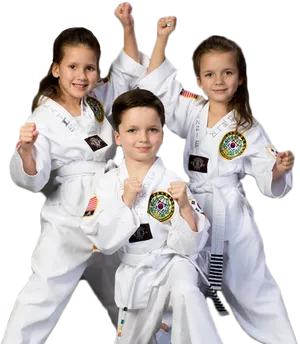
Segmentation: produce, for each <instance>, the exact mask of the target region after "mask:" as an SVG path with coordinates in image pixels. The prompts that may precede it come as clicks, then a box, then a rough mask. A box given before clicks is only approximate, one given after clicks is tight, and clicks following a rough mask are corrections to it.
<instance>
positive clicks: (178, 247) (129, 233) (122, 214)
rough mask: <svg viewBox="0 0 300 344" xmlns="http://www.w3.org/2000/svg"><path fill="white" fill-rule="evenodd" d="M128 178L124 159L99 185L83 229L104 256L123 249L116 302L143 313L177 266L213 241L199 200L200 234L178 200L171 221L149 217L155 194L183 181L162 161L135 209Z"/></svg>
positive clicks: (146, 182) (144, 185)
mask: <svg viewBox="0 0 300 344" xmlns="http://www.w3.org/2000/svg"><path fill="white" fill-rule="evenodd" d="M126 178H128V172H127V169H126V165H125V161H124V160H123V162H122V163H121V165H120V167H119V168H117V169H113V170H111V171H109V172H107V173H106V174H105V175H104V177H103V178H101V179H100V180H99V181H98V184H97V188H96V195H95V196H94V197H93V198H92V199H91V201H90V204H89V206H88V209H87V211H86V212H85V215H84V216H83V219H82V226H81V227H82V229H83V231H84V232H85V234H86V235H87V236H88V237H89V238H90V239H91V240H92V241H93V242H94V243H95V245H96V246H97V247H98V249H99V250H100V252H102V253H104V254H112V253H114V252H116V251H118V253H119V256H120V259H121V261H122V263H121V265H120V267H119V268H118V270H117V273H116V286H115V301H116V304H117V306H118V307H122V308H124V307H127V308H128V309H138V308H145V307H146V306H147V303H148V300H149V297H150V293H151V289H152V287H154V286H158V285H159V284H160V282H161V281H162V279H163V278H164V277H165V276H166V274H167V272H168V271H169V268H170V266H171V265H172V264H174V263H175V262H176V261H178V260H182V259H188V258H187V257H186V256H193V255H197V253H199V252H200V251H201V249H202V248H203V247H204V246H205V244H206V241H207V238H208V234H207V229H208V227H209V222H208V220H207V218H206V216H205V215H204V214H203V212H202V210H201V208H200V206H199V205H198V204H197V202H196V201H195V199H194V198H193V197H191V198H190V203H191V205H192V207H193V209H194V211H195V218H196V222H197V227H198V232H193V231H192V230H191V229H190V227H189V225H188V224H187V222H186V221H185V220H184V219H183V218H182V217H181V216H180V214H179V209H178V205H177V203H176V202H174V215H173V217H172V218H171V219H170V220H168V221H166V222H160V221H159V220H157V219H156V218H154V217H152V216H151V215H150V214H149V213H147V211H148V209H149V205H150V199H151V196H153V195H154V194H155V193H156V192H157V191H165V192H167V189H168V188H169V187H170V183H171V182H174V181H179V180H181V179H180V178H179V177H178V176H177V175H176V174H174V173H173V172H171V171H169V170H167V169H166V168H165V167H164V165H163V163H162V161H161V159H159V158H157V160H156V161H155V163H154V164H153V166H152V167H151V169H150V170H149V171H148V173H147V175H146V176H145V178H144V180H143V183H142V191H141V193H140V194H138V196H137V198H136V201H135V202H134V204H133V206H132V207H131V208H128V207H127V205H126V204H125V203H124V202H123V201H122V195H123V190H124V179H126ZM162 203H164V201H162ZM154 206H155V207H156V206H160V205H159V204H154ZM189 259H191V258H189ZM191 262H192V259H191ZM200 274H201V272H200ZM202 277H203V279H204V280H203V281H204V284H205V285H208V282H207V280H206V278H205V277H204V276H202Z"/></svg>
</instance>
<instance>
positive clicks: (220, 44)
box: [193, 36, 254, 130]
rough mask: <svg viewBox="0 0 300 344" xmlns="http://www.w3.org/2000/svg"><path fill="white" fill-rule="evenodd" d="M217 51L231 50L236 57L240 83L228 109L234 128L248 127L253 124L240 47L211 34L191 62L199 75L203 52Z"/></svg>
mask: <svg viewBox="0 0 300 344" xmlns="http://www.w3.org/2000/svg"><path fill="white" fill-rule="evenodd" d="M213 51H218V52H232V53H234V54H235V57H236V65H237V68H238V70H239V78H240V79H241V80H242V84H241V85H239V86H238V88H237V90H236V92H235V94H234V96H233V97H232V99H231V100H230V102H229V107H230V108H229V110H234V116H235V120H236V130H238V128H240V127H242V128H244V129H250V128H251V127H252V125H253V121H254V119H253V116H252V111H251V107H250V103H249V92H248V86H247V71H246V60H245V57H244V54H243V52H242V49H241V48H240V47H239V46H238V45H237V44H236V43H235V42H233V41H231V40H229V39H227V38H225V37H222V36H211V37H209V38H207V39H206V40H205V41H203V42H202V43H201V44H200V45H199V46H198V47H197V49H196V50H195V51H194V54H193V64H194V71H195V73H196V76H197V77H199V76H200V59H201V57H202V56H203V55H204V54H207V53H210V52H213Z"/></svg>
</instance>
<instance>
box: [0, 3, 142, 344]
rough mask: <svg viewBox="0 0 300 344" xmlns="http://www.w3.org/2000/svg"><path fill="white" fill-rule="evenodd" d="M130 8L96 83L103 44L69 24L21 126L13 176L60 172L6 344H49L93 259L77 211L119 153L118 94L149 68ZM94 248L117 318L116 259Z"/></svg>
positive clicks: (21, 181)
mask: <svg viewBox="0 0 300 344" xmlns="http://www.w3.org/2000/svg"><path fill="white" fill-rule="evenodd" d="M130 13H131V7H130V5H129V4H128V3H127V4H122V5H120V6H119V7H118V8H117V10H116V15H117V17H118V18H119V19H120V20H121V22H122V24H123V27H124V32H125V36H124V37H125V41H124V51H122V52H121V53H120V55H119V56H118V58H117V59H116V60H115V61H114V63H113V65H112V68H111V71H110V75H109V78H108V79H100V81H98V82H97V80H99V59H100V46H99V43H98V40H97V39H96V37H95V36H94V35H93V34H92V32H90V31H89V30H87V29H84V28H71V29H67V30H65V31H63V32H62V33H61V34H60V35H59V36H58V37H57V38H56V40H55V42H54V47H53V62H52V64H51V67H50V70H49V72H48V75H47V76H46V77H45V78H44V79H43V80H42V81H41V84H40V89H39V92H38V94H37V96H36V97H35V99H34V101H33V113H32V115H31V116H30V117H29V119H28V121H27V123H26V124H25V125H24V126H23V127H22V128H21V130H20V142H19V144H18V145H17V149H16V151H15V153H14V155H13V157H12V160H11V166H10V168H11V176H12V178H13V180H14V181H15V182H16V183H17V184H18V185H19V186H21V187H24V188H27V189H29V190H31V191H34V192H38V191H40V190H41V189H42V188H43V187H44V185H45V184H46V183H47V182H48V180H49V177H50V172H51V171H53V170H55V172H56V175H57V177H56V178H55V180H54V188H55V190H54V191H53V192H52V193H51V194H50V195H49V196H48V197H47V200H46V202H45V204H44V206H43V209H42V212H41V225H42V233H41V236H40V238H39V240H38V243H37V245H36V248H35V250H34V253H33V256H32V271H33V273H32V275H31V276H30V278H29V281H28V283H27V284H26V286H25V287H24V289H23V290H22V291H21V293H20V294H19V296H18V298H17V300H16V303H15V306H14V308H13V311H12V314H11V317H10V319H9V322H8V325H7V328H6V332H5V334H4V338H3V340H2V343H3V344H12V343H13V344H17V343H18V344H21V343H22V344H25V343H26V344H29V343H31V344H41V343H44V342H45V341H46V339H47V337H48V336H49V334H50V332H51V331H52V329H53V328H54V326H55V324H56V322H57V321H58V319H59V317H60V315H61V313H62V312H63V310H64V308H65V306H66V304H67V303H68V301H69V299H70V297H71V295H72V293H73V291H74V290H75V288H76V286H77V284H78V282H79V280H80V278H81V276H82V274H83V273H84V271H85V269H86V268H87V266H88V264H90V261H91V257H92V255H93V251H94V247H93V244H92V242H91V241H90V240H89V239H88V238H87V237H86V236H85V235H84V233H83V232H82V231H81V229H80V228H79V229H78V226H77V224H78V222H77V220H76V217H74V216H73V215H80V214H82V211H83V210H84V209H85V207H86V205H87V203H88V200H89V197H90V193H91V188H92V182H93V175H94V174H95V173H96V172H97V173H98V174H99V175H103V174H104V172H105V171H106V170H107V169H108V168H109V160H110V159H112V158H113V157H114V155H115V143H114V139H113V130H112V127H111V125H110V123H109V121H108V118H109V114H110V111H111V106H112V103H113V101H114V99H115V98H116V97H117V96H118V95H119V94H121V93H123V92H124V91H126V90H128V89H131V88H132V87H133V85H134V82H135V80H136V78H137V77H138V76H140V75H141V74H142V73H144V72H145V70H146V67H143V66H142V65H141V64H139V63H138V62H139V61H140V58H139V54H138V51H137V45H136V41H135V35H134V29H133V19H132V17H131V14H130ZM141 58H142V57H141ZM143 62H144V61H142V63H143ZM96 82H97V84H96ZM77 219H78V218H77ZM66 224H67V226H66ZM97 255H98V256H97V257H98V258H97V264H98V266H97V267H96V268H97V270H98V271H97V274H98V275H97V278H101V277H103V276H105V278H104V277H103V279H102V280H100V281H99V280H98V281H97V284H98V285H99V283H100V284H101V288H100V289H99V288H98V289H97V292H98V297H99V298H100V300H101V301H102V302H103V305H104V306H105V307H106V308H107V310H108V312H109V315H110V317H111V319H112V321H113V322H114V323H115V324H116V321H117V312H118V309H117V307H116V305H115V303H114V273H115V270H116V268H117V265H118V260H117V258H114V257H108V258H109V259H106V258H105V256H104V255H101V254H100V253H97ZM100 255H101V256H100ZM102 268H103V269H102ZM101 269H102V270H103V273H102V275H100V272H101ZM90 277H91V279H92V280H93V276H92V275H91V276H90ZM93 281H94V282H96V278H94V280H93ZM99 290H100V292H99ZM101 291H102V292H101ZM99 293H100V295H99Z"/></svg>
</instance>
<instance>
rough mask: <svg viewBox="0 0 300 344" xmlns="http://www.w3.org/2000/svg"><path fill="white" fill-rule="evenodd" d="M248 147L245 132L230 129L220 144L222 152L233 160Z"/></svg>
mask: <svg viewBox="0 0 300 344" xmlns="http://www.w3.org/2000/svg"><path fill="white" fill-rule="evenodd" d="M246 147H247V141H246V139H245V137H244V135H243V134H241V133H239V132H237V131H229V132H228V133H227V134H226V135H224V137H223V138H222V141H221V143H220V146H219V151H220V154H221V155H222V157H223V158H225V159H227V160H232V159H234V158H236V157H237V156H239V155H241V154H243V153H244V151H245V149H246Z"/></svg>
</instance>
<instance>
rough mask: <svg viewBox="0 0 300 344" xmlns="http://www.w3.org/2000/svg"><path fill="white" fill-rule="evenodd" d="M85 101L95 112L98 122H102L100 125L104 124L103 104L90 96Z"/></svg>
mask: <svg viewBox="0 0 300 344" xmlns="http://www.w3.org/2000/svg"><path fill="white" fill-rule="evenodd" d="M85 101H86V103H87V104H88V106H89V107H90V108H91V110H92V111H93V113H94V116H95V118H96V120H97V122H100V123H101V122H103V120H104V109H103V106H102V104H101V103H100V102H99V101H98V100H97V99H96V98H93V97H89V96H87V97H86V98H85Z"/></svg>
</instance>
